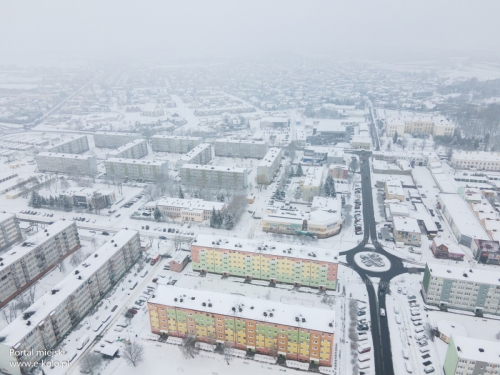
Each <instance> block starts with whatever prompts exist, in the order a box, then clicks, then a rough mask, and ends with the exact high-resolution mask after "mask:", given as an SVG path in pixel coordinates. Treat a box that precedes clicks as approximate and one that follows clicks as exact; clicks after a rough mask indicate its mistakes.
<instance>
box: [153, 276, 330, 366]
mask: <svg viewBox="0 0 500 375" xmlns="http://www.w3.org/2000/svg"><path fill="white" fill-rule="evenodd" d="M148 310H149V321H150V325H151V332H153V333H156V334H168V335H170V336H176V337H184V336H187V335H193V336H195V337H196V340H198V341H201V342H206V343H210V344H214V345H217V346H222V347H223V346H224V345H225V343H229V344H231V345H232V346H233V347H234V348H235V349H240V350H245V351H250V352H253V353H257V354H264V355H272V356H274V355H277V356H278V357H280V358H282V359H289V360H295V361H302V362H306V363H314V364H317V365H320V366H332V362H333V361H332V359H333V347H334V329H335V328H334V327H335V314H334V312H333V311H332V310H326V309H318V308H314V309H313V308H311V307H305V306H299V305H289V304H281V303H278V302H275V301H269V300H262V299H253V298H248V297H245V296H243V295H234V294H223V293H217V292H207V291H200V290H192V289H186V288H179V287H174V286H168V285H159V286H158V288H157V289H156V291H155V296H154V297H152V298H150V299H149V301H148Z"/></svg>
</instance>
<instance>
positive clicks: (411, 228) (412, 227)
mask: <svg viewBox="0 0 500 375" xmlns="http://www.w3.org/2000/svg"><path fill="white" fill-rule="evenodd" d="M392 222H393V223H394V229H396V230H397V231H402V232H409V233H421V232H420V227H419V226H418V223H417V219H413V218H411V217H404V216H393V217H392Z"/></svg>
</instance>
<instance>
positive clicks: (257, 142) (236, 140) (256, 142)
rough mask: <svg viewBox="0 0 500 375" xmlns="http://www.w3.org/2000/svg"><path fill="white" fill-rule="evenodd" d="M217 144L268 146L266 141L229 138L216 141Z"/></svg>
mask: <svg viewBox="0 0 500 375" xmlns="http://www.w3.org/2000/svg"><path fill="white" fill-rule="evenodd" d="M215 143H243V144H256V145H266V144H267V142H266V141H254V140H249V139H229V138H222V139H216V140H215Z"/></svg>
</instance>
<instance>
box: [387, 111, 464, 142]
mask: <svg viewBox="0 0 500 375" xmlns="http://www.w3.org/2000/svg"><path fill="white" fill-rule="evenodd" d="M385 132H386V134H387V136H388V137H392V136H394V134H395V133H396V132H397V133H398V134H399V135H403V134H404V133H410V134H413V133H417V134H432V135H433V136H449V137H451V136H452V135H453V134H454V132H455V125H453V124H452V123H450V122H449V121H448V120H447V119H446V118H445V117H444V116H434V115H424V114H401V115H396V116H391V117H388V118H387V119H386V120H385Z"/></svg>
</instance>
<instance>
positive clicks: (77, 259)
mask: <svg viewBox="0 0 500 375" xmlns="http://www.w3.org/2000/svg"><path fill="white" fill-rule="evenodd" d="M85 259H86V256H85V254H84V253H83V250H82V248H79V249H77V250H75V251H74V252H73V254H71V258H69V264H71V265H72V266H73V267H77V266H79V265H80V263H82V262H83V261H84V260H85Z"/></svg>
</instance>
